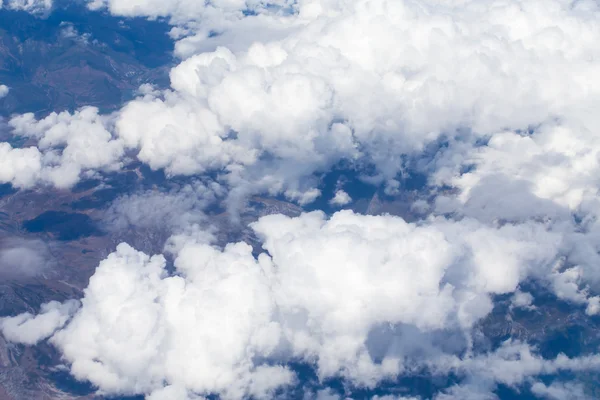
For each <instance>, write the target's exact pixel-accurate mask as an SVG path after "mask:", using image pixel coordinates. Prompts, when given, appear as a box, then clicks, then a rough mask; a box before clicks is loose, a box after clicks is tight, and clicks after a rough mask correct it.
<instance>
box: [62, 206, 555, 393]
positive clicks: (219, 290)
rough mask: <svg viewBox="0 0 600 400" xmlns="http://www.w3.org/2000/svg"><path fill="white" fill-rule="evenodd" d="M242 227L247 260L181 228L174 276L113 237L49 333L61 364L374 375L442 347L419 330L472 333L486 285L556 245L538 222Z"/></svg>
mask: <svg viewBox="0 0 600 400" xmlns="http://www.w3.org/2000/svg"><path fill="white" fill-rule="evenodd" d="M253 229H254V230H255V231H256V233H257V234H258V235H259V237H261V238H263V240H264V249H265V253H263V254H261V255H260V256H258V257H257V258H255V257H254V256H253V255H252V248H251V247H250V246H249V245H247V244H245V243H237V244H233V243H232V244H229V245H227V246H226V247H225V248H223V249H219V248H216V247H213V246H211V245H209V244H206V243H205V242H204V241H203V240H204V239H205V238H206V237H204V239H202V238H201V239H198V238H195V237H188V238H187V239H186V238H185V237H183V236H182V237H180V238H179V239H178V240H177V243H178V244H177V246H175V247H172V250H173V251H175V252H176V258H175V267H176V269H177V274H175V275H171V276H169V275H168V274H167V273H166V270H165V259H164V258H163V257H162V256H154V257H149V256H147V255H145V254H143V253H141V252H137V251H135V250H134V249H132V248H131V247H129V246H128V245H126V244H121V245H119V246H118V248H117V251H116V252H115V253H113V254H111V255H110V256H109V257H108V258H107V259H106V260H104V261H102V262H101V263H100V265H99V267H98V268H97V270H96V273H95V274H94V276H93V277H92V278H91V279H90V282H89V286H88V288H87V289H85V292H84V298H83V299H82V301H81V303H82V307H81V309H80V310H79V311H78V312H77V313H76V314H75V315H74V317H73V319H72V320H71V321H70V322H69V323H68V324H67V325H66V326H65V327H64V328H63V329H62V330H61V331H59V332H57V333H56V334H55V335H54V336H53V337H52V339H51V342H52V343H53V344H54V345H56V346H57V347H58V348H59V349H60V350H61V352H62V353H63V356H64V358H65V360H66V361H67V362H68V363H69V364H71V372H72V374H73V375H74V376H75V377H76V378H78V379H86V380H89V381H91V382H92V383H93V384H94V385H97V386H98V387H99V388H100V389H101V390H102V391H103V392H106V393H125V394H133V393H145V394H149V393H153V395H154V396H159V394H160V393H162V391H163V390H167V391H171V390H172V391H177V393H183V392H184V391H186V392H190V393H197V394H207V393H220V394H222V395H223V396H225V397H226V398H239V397H240V396H243V395H249V394H254V395H257V396H261V395H266V394H268V393H270V391H271V390H273V389H275V388H277V387H280V386H281V385H286V384H290V383H292V382H293V379H294V374H293V373H292V372H290V371H288V370H287V369H286V368H285V367H282V366H279V365H278V364H279V363H283V364H285V363H286V362H288V361H289V360H291V359H295V360H305V361H306V362H308V363H310V364H313V363H314V364H315V365H316V368H317V372H318V375H319V376H320V377H321V378H326V377H334V376H343V377H345V378H348V379H350V380H351V381H352V382H354V383H357V384H360V385H367V386H372V385H375V384H376V383H377V382H379V381H380V380H381V379H383V378H385V377H393V376H395V375H397V374H399V373H401V372H402V371H403V369H404V368H406V366H405V363H408V364H407V365H412V364H413V363H414V362H415V358H416V362H419V363H423V362H426V360H427V359H429V358H428V357H437V356H439V355H440V354H444V351H443V350H442V349H441V348H438V347H439V345H434V344H433V341H431V339H428V338H430V337H431V335H436V332H443V333H442V336H440V338H442V337H450V338H451V337H452V335H450V334H449V332H463V334H464V335H466V336H467V337H468V336H469V332H470V328H471V326H472V325H473V324H474V323H475V322H477V321H478V320H479V319H481V318H482V317H484V316H485V315H487V314H488V313H489V312H490V310H491V308H492V303H491V300H490V297H489V296H490V295H491V294H495V293H507V292H511V291H514V290H515V289H516V287H517V285H518V284H519V282H520V280H522V279H525V278H526V277H527V276H528V274H529V272H530V269H533V268H539V269H544V268H545V267H547V266H549V267H551V266H552V260H553V259H554V257H555V256H554V251H555V246H556V243H555V241H556V237H555V236H554V235H553V234H550V233H548V232H546V231H544V230H543V229H539V228H538V227H536V226H533V225H522V226H505V227H502V228H498V229H496V228H488V227H485V226H484V225H481V224H479V223H477V222H475V221H470V222H468V223H456V222H452V221H447V220H445V219H432V220H430V221H425V222H423V223H422V224H409V223H406V222H405V221H404V220H402V219H401V218H398V217H392V216H380V217H375V216H364V215H358V214H354V213H352V212H351V211H342V212H339V213H336V214H335V215H334V216H332V217H331V219H329V220H327V219H326V218H325V216H324V215H323V214H322V213H320V212H314V213H309V214H303V215H301V216H300V217H296V218H289V217H285V216H282V215H271V216H267V217H263V218H261V219H260V220H259V221H258V222H257V223H255V224H254V225H253ZM199 240H200V241H199ZM382 326H391V327H394V328H393V330H392V331H385V330H381V327H382ZM396 330H397V332H398V333H394V332H396ZM400 332H402V333H401V334H399V333H400ZM411 332H418V334H411ZM373 335H375V336H377V338H379V339H376V338H375V336H373ZM459 335H460V334H459ZM411 338H412V339H411ZM438 340H440V339H438ZM448 340H450V341H452V340H454V339H448ZM429 341H431V343H429ZM392 342H394V343H395V344H394V345H392V344H391V343H392ZM463 342H464V340H463ZM385 343H389V345H385ZM382 346H383V347H382ZM466 346H468V343H467V342H464V343H463V344H460V345H458V349H465V347H466ZM454 347H456V345H454ZM457 351H458V350H457ZM419 354H420V356H419ZM423 357H425V359H424V360H423V359H422V358H423ZM375 358H380V359H381V360H380V362H375V361H374V359H375ZM452 362H453V361H450V362H449V363H450V364H448V362H446V364H448V365H452ZM446 364H444V363H442V364H441V365H446ZM461 368H462V367H461ZM165 383H166V384H167V385H171V386H172V388H170V389H163V386H164V384H165ZM157 391H158V392H157Z"/></svg>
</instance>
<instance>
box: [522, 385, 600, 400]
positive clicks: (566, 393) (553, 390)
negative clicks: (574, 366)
mask: <svg viewBox="0 0 600 400" xmlns="http://www.w3.org/2000/svg"><path fill="white" fill-rule="evenodd" d="M531 391H532V392H533V393H534V394H535V395H536V396H538V397H540V398H543V399H549V400H562V399H573V400H587V399H591V398H590V397H589V396H588V395H586V394H585V391H584V388H583V387H582V386H581V385H577V384H573V383H569V382H567V383H561V382H552V384H550V385H544V384H543V383H542V382H536V383H534V384H533V385H532V386H531Z"/></svg>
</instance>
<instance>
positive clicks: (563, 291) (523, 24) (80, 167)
mask: <svg viewBox="0 0 600 400" xmlns="http://www.w3.org/2000/svg"><path fill="white" fill-rule="evenodd" d="M13 3H14V2H13ZM15 4H16V3H15ZM19 4H20V3H19ZM23 4H30V3H23ZM31 4H33V3H31ZM90 7H92V8H95V9H98V8H100V9H102V8H106V9H107V10H108V11H109V12H111V13H113V14H115V15H122V16H145V17H149V18H160V17H165V18H169V21H170V23H171V24H172V25H173V26H174V28H173V30H172V31H171V36H172V37H173V38H174V39H175V40H177V43H176V51H175V53H176V55H177V56H179V57H180V60H179V61H178V65H176V66H175V67H173V68H172V70H171V72H170V82H171V83H170V87H169V88H168V89H165V90H158V89H156V88H154V87H152V86H150V85H144V86H142V87H141V88H140V91H139V95H138V97H137V98H135V99H134V100H132V101H130V102H128V103H127V104H125V105H124V106H123V107H122V108H121V109H119V110H117V111H115V112H114V113H112V114H110V115H102V114H100V113H99V112H98V110H97V109H95V108H91V107H84V108H82V109H80V110H77V111H75V112H71V113H69V112H62V113H52V114H50V115H48V116H45V117H41V118H36V117H35V116H34V115H33V114H25V115H17V116H14V117H12V118H11V119H10V121H9V125H10V126H11V128H12V133H13V134H15V135H18V136H22V137H25V138H27V139H28V141H27V146H28V147H23V148H14V147H13V146H11V145H10V144H9V143H0V182H9V183H12V184H13V186H16V187H23V188H28V187H33V186H35V185H40V184H41V185H53V186H56V187H60V188H67V187H70V186H72V185H74V184H75V183H76V182H77V181H78V180H79V179H81V178H82V177H86V176H90V175H92V174H94V173H96V171H117V170H119V169H120V168H121V166H122V164H124V163H125V162H127V161H128V160H129V157H130V156H135V157H136V158H137V159H138V160H139V161H141V162H143V163H145V164H147V165H148V166H150V167H151V168H152V169H161V170H164V172H165V173H166V176H167V178H170V177H173V176H177V175H186V176H190V175H192V176H193V175H202V176H203V179H204V178H206V181H202V183H201V184H200V183H193V184H190V185H188V186H186V187H185V188H183V189H182V190H180V191H179V192H177V193H175V192H158V191H153V192H147V193H142V194H140V193H138V194H132V195H129V196H125V197H121V198H119V199H118V200H117V201H116V202H115V203H114V204H113V205H112V206H111V207H109V209H108V211H107V214H106V215H107V224H108V225H110V226H113V227H114V228H115V229H117V230H119V229H120V230H123V229H126V228H127V227H130V226H134V227H138V228H143V229H146V228H147V229H154V228H155V227H156V226H162V227H165V226H168V227H169V229H179V230H180V232H179V233H180V234H179V235H178V236H176V237H174V238H173V239H172V240H171V241H170V242H169V244H168V246H167V249H168V251H169V252H171V253H172V255H173V257H174V259H175V262H174V267H175V273H170V272H168V270H170V269H169V268H167V266H166V264H167V263H166V260H165V257H164V256H161V255H158V256H152V257H151V256H149V255H146V254H144V253H142V252H139V251H136V250H134V249H133V248H131V247H130V246H128V245H126V244H121V245H119V246H118V248H117V250H116V251H115V252H114V253H113V254H111V255H110V256H109V257H108V258H107V259H105V260H104V261H102V262H101V264H100V265H99V267H98V268H97V270H96V273H95V274H94V276H93V277H92V278H91V279H90V283H89V286H88V288H87V289H86V290H85V295H84V298H83V299H82V303H81V304H82V306H81V308H80V309H79V310H77V311H74V309H73V308H71V307H70V306H68V305H62V306H61V305H58V304H53V303H52V305H48V306H45V308H44V309H43V310H42V312H41V314H40V315H39V316H37V317H34V316H32V315H30V314H24V315H21V316H17V317H12V318H8V319H4V320H2V321H3V322H2V330H3V332H4V335H5V336H6V337H7V338H9V339H10V340H15V341H21V342H24V343H35V342H37V341H38V340H40V339H42V338H44V337H48V336H51V339H50V340H51V343H53V344H54V345H55V346H56V347H57V348H58V349H59V350H60V351H61V352H62V354H63V356H64V358H65V360H66V361H67V362H68V363H69V365H70V366H71V372H72V374H73V375H74V376H75V377H76V378H78V379H84V380H89V381H90V382H92V383H93V384H94V385H96V386H97V387H98V388H99V389H100V391H101V392H103V393H107V394H138V393H140V394H145V395H147V396H148V398H149V399H154V400H156V399H163V398H164V399H166V398H177V399H179V398H181V399H186V398H194V396H200V395H206V394H208V393H217V394H219V395H221V396H222V397H223V398H232V399H235V398H242V397H245V396H251V397H255V398H261V397H270V396H273V395H274V393H275V392H276V391H278V390H283V389H282V388H285V387H286V386H288V385H293V384H295V382H296V379H297V377H296V376H295V373H294V371H293V370H292V369H290V367H289V366H287V365H288V364H289V362H290V361H294V362H303V363H307V364H309V365H311V366H313V367H314V368H315V370H316V372H317V375H318V377H319V378H320V379H321V380H326V379H327V378H332V377H342V378H344V379H346V380H347V381H348V382H351V383H352V384H354V385H359V386H366V387H373V386H375V385H377V384H378V383H379V382H380V381H381V380H384V379H388V378H390V379H392V378H394V377H396V376H398V375H402V374H409V373H411V372H414V371H415V370H417V369H419V368H424V369H427V370H428V371H429V372H431V373H432V374H453V375H455V376H459V377H462V378H465V379H463V380H462V381H460V382H458V383H457V384H456V385H455V386H452V387H450V388H447V389H446V390H444V391H443V392H442V393H439V394H437V397H436V398H437V399H448V400H449V399H488V398H489V399H493V398H494V393H493V391H494V389H495V387H496V385H497V384H498V383H502V384H504V385H507V386H510V387H514V386H517V385H522V384H527V385H529V389H530V390H531V391H532V392H533V393H534V394H536V395H538V396H541V397H546V398H561V396H563V395H564V394H565V393H566V392H569V393H571V394H573V396H575V395H577V396H579V394H578V393H582V394H581V396H580V397H581V398H584V397H582V396H583V392H582V390H581V387H579V386H576V385H574V384H573V385H572V384H571V383H561V382H554V383H548V382H546V381H544V383H541V382H536V381H535V380H534V378H533V377H535V376H537V375H549V374H555V373H559V372H561V371H571V372H577V371H582V370H589V369H593V370H597V369H598V367H599V366H600V362H599V359H598V356H586V357H581V358H567V357H565V356H562V355H560V356H558V357H556V358H555V359H544V358H542V357H540V356H538V355H537V353H536V351H535V349H533V348H531V347H530V346H529V345H527V344H526V343H521V342H510V341H509V342H506V343H504V344H503V345H501V346H500V347H499V348H497V349H496V350H494V351H488V352H483V353H482V352H478V351H476V350H475V349H474V343H475V342H476V340H477V338H476V337H474V336H475V335H474V327H476V326H477V323H478V322H479V321H481V320H482V319H483V318H484V317H486V316H487V315H488V314H489V313H490V312H491V310H492V308H493V305H494V304H493V300H494V297H495V296H496V295H506V298H507V299H509V304H510V305H509V307H510V308H511V309H516V308H524V309H529V310H532V309H533V308H534V304H537V303H536V302H535V297H534V295H535V293H534V292H533V291H532V292H531V293H528V292H524V291H521V289H520V284H521V283H522V282H523V281H525V280H536V281H541V282H542V283H543V285H544V287H545V288H548V289H550V290H552V291H553V292H554V294H555V295H556V296H558V297H559V298H561V299H565V300H569V301H571V302H573V303H576V304H577V306H582V307H584V308H585V311H586V312H587V314H589V315H594V314H598V313H599V312H600V300H599V299H600V296H599V295H598V294H599V293H600V270H599V269H598V268H597V266H598V265H600V264H599V263H600V256H599V250H600V222H598V221H600V218H599V217H600V215H599V213H598V210H599V209H600V208H599V207H598V206H600V204H599V203H598V194H599V193H598V187H599V182H598V177H599V176H600V162H599V160H600V141H599V140H598V137H599V136H598V134H597V130H598V126H600V117H598V113H597V110H598V108H599V106H600V81H599V80H598V79H597V77H598V76H599V75H600V63H599V62H598V60H599V59H600V47H598V45H597V38H598V37H600V9H599V6H598V4H597V2H595V1H591V0H581V1H577V2H571V1H567V0H544V1H542V0H531V1H527V2H522V1H519V0H502V1H500V0H482V1H453V2H449V1H445V0H419V1H402V0H401V1H390V0H347V1H346V0H331V1H329V0H327V1H326V0H301V1H297V2H294V3H291V2H290V3H287V2H283V1H282V2H275V3H269V4H267V3H264V2H258V1H236V0H229V1H226V0H218V1H212V2H197V1H191V0H172V1H155V0H139V1H135V2H132V1H125V0H95V1H92V2H90ZM432 148H433V149H434V151H431V149H432ZM340 164H343V165H348V166H350V168H354V169H356V170H358V174H359V175H361V178H363V180H365V181H368V182H371V183H374V184H377V185H383V186H384V193H386V195H389V196H393V195H395V194H398V193H400V190H401V189H402V187H401V183H400V180H401V179H400V178H399V177H401V176H403V175H406V174H407V168H409V167H410V168H413V167H414V168H416V169H417V170H418V172H419V173H423V174H426V175H427V182H426V185H425V187H424V188H423V189H422V190H421V191H420V192H418V193H416V194H415V195H414V196H416V197H417V198H416V199H415V200H416V202H415V203H414V204H413V208H412V209H413V210H424V211H423V213H422V215H420V219H418V220H417V221H416V222H414V223H407V222H406V221H405V220H404V219H402V218H399V217H393V216H389V215H384V216H365V215H360V214H355V213H353V212H350V211H342V212H338V213H336V214H334V215H333V216H331V218H327V217H326V216H325V215H324V214H322V213H320V212H315V213H308V214H302V215H301V216H299V217H295V218H290V217H286V216H283V215H272V216H268V217H263V218H261V219H260V220H258V221H257V222H256V223H254V224H253V225H252V229H253V230H254V233H255V234H256V236H257V237H258V238H259V239H260V241H261V242H262V246H263V249H262V251H257V250H256V249H254V250H253V249H252V247H251V246H250V245H248V244H245V243H230V244H228V245H226V246H224V247H222V248H220V247H216V246H215V245H213V244H211V242H210V241H211V240H212V236H211V235H210V234H207V233H206V232H202V231H200V230H199V229H197V227H196V228H195V229H183V228H185V227H186V226H187V227H189V226H190V225H195V224H197V223H199V222H201V221H202V220H203V218H204V214H203V212H202V209H203V208H204V207H205V206H206V205H207V204H208V202H211V201H213V202H214V201H215V199H217V198H220V197H224V196H226V197H227V199H228V201H229V203H228V205H229V206H235V205H236V204H238V205H239V204H240V203H241V202H242V201H243V200H244V198H245V197H247V196H248V195H250V194H253V193H259V192H260V193H268V194H271V195H279V194H282V195H284V196H285V197H287V198H288V199H290V200H293V201H296V202H298V203H300V204H306V203H309V202H311V201H314V200H315V199H316V198H317V197H318V196H320V194H321V192H320V190H319V188H318V183H319V179H318V178H317V176H319V174H321V173H325V172H328V171H330V170H331V168H332V167H334V166H339V165H340ZM409 172H410V171H409ZM208 177H210V178H208ZM209 180H211V182H209ZM352 193H353V196H354V192H352ZM352 200H353V199H351V198H350V196H349V195H348V193H346V192H345V191H344V190H342V188H341V187H336V192H335V195H334V197H333V198H332V199H331V201H330V204H331V205H334V206H343V205H345V204H348V203H350V202H351V201H352ZM257 254H258V255H257ZM61 307H62V308H61ZM72 314H74V315H73V317H72V319H70V320H69V317H70V316H71V315H72ZM67 321H68V322H67ZM63 325H64V327H62V328H61V326H63ZM57 329H59V330H58V331H57V332H56V333H54V334H53V332H55V331H56V330H57ZM26 330H27V331H28V332H31V333H29V334H25V333H24V332H25V331H26ZM19 338H21V339H19ZM315 396H320V397H322V398H336V397H337V396H338V394H337V393H335V392H333V391H327V390H325V391H321V392H318V394H317V393H315Z"/></svg>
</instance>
